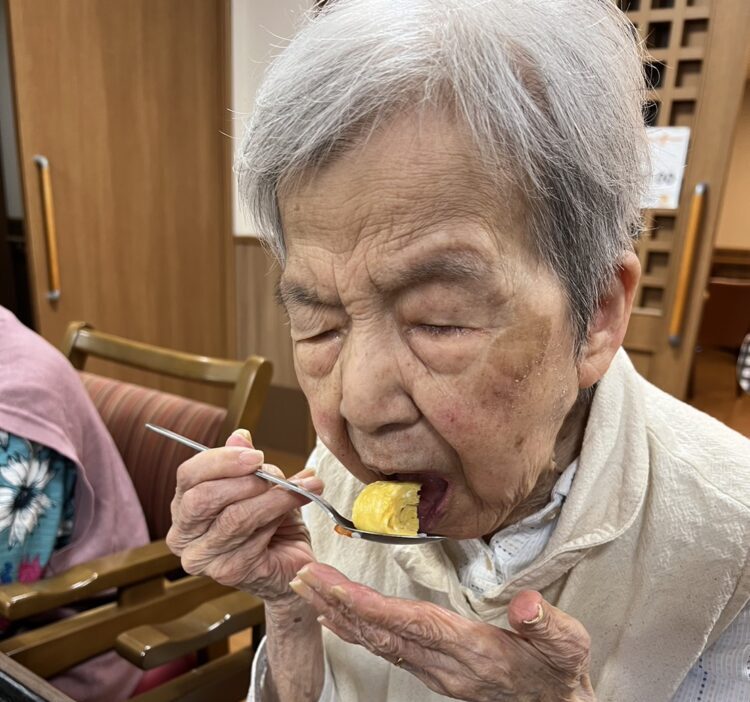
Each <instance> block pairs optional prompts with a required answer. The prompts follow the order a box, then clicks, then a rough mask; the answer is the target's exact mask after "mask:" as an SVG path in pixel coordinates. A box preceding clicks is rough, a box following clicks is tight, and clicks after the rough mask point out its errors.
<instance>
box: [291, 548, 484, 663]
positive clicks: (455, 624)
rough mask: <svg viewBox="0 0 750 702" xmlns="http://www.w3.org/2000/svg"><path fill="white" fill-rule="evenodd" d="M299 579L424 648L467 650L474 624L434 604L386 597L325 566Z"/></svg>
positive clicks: (348, 610) (351, 612)
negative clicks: (468, 632) (466, 643)
mask: <svg viewBox="0 0 750 702" xmlns="http://www.w3.org/2000/svg"><path fill="white" fill-rule="evenodd" d="M298 577H299V578H300V579H301V580H302V581H303V582H305V583H306V584H307V585H309V586H310V587H311V588H313V589H314V590H315V591H316V592H318V593H319V594H320V595H321V596H322V597H323V598H325V599H326V600H327V601H329V602H333V603H336V604H337V606H339V607H340V608H341V609H343V610H344V611H345V612H346V613H347V614H348V615H349V617H350V618H351V617H356V618H357V619H360V620H362V621H366V622H368V623H370V624H372V625H376V626H378V627H381V628H382V629H385V630H388V631H391V632H393V633H394V634H397V635H398V636H400V637H402V638H403V639H406V640H409V641H414V642H416V643H418V644H419V645H420V646H422V647H424V648H430V649H434V650H439V651H443V652H445V653H448V654H451V655H455V654H457V653H460V652H461V651H462V650H463V649H464V648H465V640H466V635H468V634H467V630H468V628H469V627H470V626H472V623H470V622H468V621H467V620H465V619H464V618H462V617H460V616H459V615H458V614H456V613H455V612H450V611H449V610H447V609H444V608H442V607H439V606H437V605H434V604H432V603H430V602H419V601H414V600H406V599H401V598H397V597H384V596H383V595H381V594H380V593H379V592H376V591H375V590H373V589H372V588H369V587H367V586H365V585H361V584H360V583H354V582H352V581H351V580H349V579H348V578H347V577H346V576H344V575H343V574H342V573H340V572H339V571H337V570H336V569H335V568H331V567H330V566H327V565H324V564H322V563H310V564H308V565H307V566H305V567H304V568H303V569H302V570H300V572H299V573H298Z"/></svg>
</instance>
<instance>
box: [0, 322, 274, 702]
mask: <svg viewBox="0 0 750 702" xmlns="http://www.w3.org/2000/svg"><path fill="white" fill-rule="evenodd" d="M62 350H63V353H65V355H67V357H68V358H69V359H70V360H71V362H72V364H73V365H74V366H75V367H76V368H78V369H79V370H81V371H82V370H83V368H84V366H85V364H86V360H87V359H88V357H90V356H95V357H98V358H102V359H107V360H111V361H116V362H119V363H122V364H124V365H127V366H131V367H135V368H140V369H144V370H148V371H152V372H156V373H161V374H164V375H168V376H172V377H177V378H183V379H189V380H196V381H200V382H204V383H211V384H216V385H219V386H224V387H228V388H231V397H230V400H229V403H228V407H227V408H226V409H223V408H219V407H215V406H212V405H208V404H205V403H201V402H197V401H194V400H189V399H186V398H182V397H178V396H175V395H171V394H169V393H164V392H161V391H157V390H151V389H147V388H143V387H140V386H136V385H132V384H129V383H123V382H121V381H117V380H112V379H109V378H104V377H101V376H96V375H92V374H88V373H85V372H82V378H83V382H84V385H85V386H86V388H87V390H88V392H89V394H90V395H91V397H92V399H93V401H94V404H95V405H96V407H97V409H98V410H99V412H100V414H101V415H102V417H103V419H104V422H105V424H106V425H107V428H108V429H109V431H110V433H111V434H112V436H113V439H114V441H115V443H116V445H117V447H118V449H119V451H120V453H121V454H122V456H123V460H124V462H125V465H126V467H127V469H128V471H129V473H130V475H131V478H132V479H133V483H134V485H135V488H136V492H137V493H138V496H139V499H140V501H141V504H142V506H143V509H144V514H145V515H146V521H147V523H148V526H149V531H150V534H151V538H152V539H154V540H153V542H152V543H150V544H148V545H146V546H143V547H141V548H136V549H132V550H130V551H126V552H123V553H118V554H113V555H110V556H106V557H104V558H100V559H97V560H96V561H92V562H89V563H86V564H83V565H79V566H76V567H74V568H72V569H71V570H69V571H68V572H66V573H63V574H61V575H59V576H56V577H52V578H48V579H45V580H41V581H39V582H37V583H32V584H24V583H14V584H12V585H7V586H5V587H2V588H0V615H2V616H4V617H6V618H8V619H10V620H12V621H17V620H26V619H28V618H30V617H35V616H37V615H39V614H41V613H45V612H49V611H51V610H55V609H57V608H60V607H65V606H70V605H77V604H80V603H82V602H85V601H87V600H90V598H92V597H97V596H101V595H102V593H105V592H107V591H110V592H111V591H112V590H113V589H114V590H116V593H117V594H116V598H115V599H114V600H113V601H109V602H106V603H105V604H100V605H99V606H95V607H93V608H92V609H88V610H86V611H83V612H81V613H79V614H76V615H75V616H71V617H68V618H66V619H63V620H60V621H56V622H54V623H52V624H47V625H45V626H42V627H39V628H35V629H30V630H28V631H25V632H23V633H20V634H18V635H15V636H13V637H11V638H8V639H6V640H4V641H2V642H0V652H3V653H5V654H7V655H8V656H10V657H11V658H13V659H15V661H17V662H18V663H20V664H22V665H23V666H25V667H26V668H28V669H30V670H31V671H32V672H34V673H36V674H37V675H39V676H41V677H43V678H49V677H52V676H54V675H56V674H58V673H60V672H62V671H64V670H67V669H68V668H70V667H73V666H75V665H77V664H78V663H80V662H82V661H84V660H87V659H88V658H91V657H93V656H96V655H98V654H100V653H103V652H105V651H107V650H111V649H112V648H114V647H115V646H117V647H118V650H122V651H123V653H124V654H125V656H126V657H128V658H129V659H131V660H132V662H134V663H135V664H136V665H138V666H139V667H140V668H141V669H143V670H149V669H151V668H154V667H156V666H160V665H163V664H165V663H168V662H170V661H175V660H177V659H179V658H181V657H184V656H185V654H186V653H189V652H197V653H196V661H197V663H198V667H197V668H194V669H193V670H190V671H189V672H188V673H185V674H184V675H182V676H180V677H178V678H175V679H173V680H171V681H169V682H168V683H166V684H165V685H162V686H160V687H158V688H156V689H153V690H150V691H148V692H144V693H143V694H141V695H140V696H138V697H137V698H135V699H138V700H139V701H140V702H157V701H158V702H167V701H168V700H195V701H196V702H198V701H200V700H210V699H215V698H216V694H217V689H218V690H221V694H222V698H225V699H228V700H231V699H232V697H231V696H230V695H234V692H237V693H238V694H237V695H236V698H237V699H240V698H241V697H244V695H245V693H246V691H247V684H248V680H249V668H250V660H251V657H252V646H251V647H246V648H245V649H243V650H241V651H238V652H236V653H234V654H231V655H230V654H228V646H227V642H226V637H227V635H228V634H229V633H233V632H234V631H237V630H239V629H243V628H247V627H258V626H260V625H261V624H262V621H263V609H262V603H261V602H260V600H258V599H256V598H254V597H251V596H250V595H247V594H246V593H242V592H237V591H235V590H233V589H231V588H226V587H223V586H221V585H219V584H217V583H215V582H213V581H212V580H210V579H208V578H203V577H174V574H175V573H179V572H180V571H179V565H180V564H179V559H178V558H177V557H175V556H174V555H173V554H172V553H171V552H170V551H169V550H168V548H167V547H166V544H165V542H164V541H163V537H164V536H165V535H166V532H167V531H168V529H169V525H170V503H171V500H172V497H173V495H174V488H175V473H176V470H177V467H178V466H179V465H180V463H182V462H183V461H184V460H185V459H186V458H188V457H189V456H190V455H193V452H192V451H191V450H190V449H186V448H185V447H182V446H180V445H179V444H175V443H173V442H169V441H167V440H165V439H163V438H161V437H159V436H157V435H155V434H153V433H151V432H148V431H147V430H146V429H145V427H144V424H145V422H146V421H152V422H155V423H159V424H163V425H164V426H167V427H168V428H171V429H173V430H174V431H177V432H180V433H182V434H185V435H187V436H190V437H191V438H193V439H195V440H196V441H200V442H201V443H205V444H206V445H209V446H215V445H220V444H221V443H223V442H224V441H225V439H226V437H227V436H228V435H229V434H230V433H231V432H232V431H233V430H234V429H236V428H238V427H240V426H242V427H245V428H249V429H251V430H252V429H253V428H254V426H255V424H256V422H257V420H258V418H259V416H260V411H261V407H262V404H263V401H264V399H265V395H266V391H267V389H268V386H269V384H270V379H271V372H272V369H271V364H270V363H269V362H268V361H266V360H265V359H262V358H259V357H256V356H251V357H250V358H248V359H247V360H245V361H244V362H241V361H228V360H223V359H215V358H207V357H204V356H196V355H192V354H186V353H181V352H177V351H171V350H167V349H163V348H159V347H155V346H150V345H148V344H142V343H138V342H133V341H129V340H127V339H122V338H120V337H116V336H113V335H110V334H105V333H102V332H99V331H96V330H94V329H93V328H91V327H90V326H89V325H87V324H85V323H82V322H74V323H72V324H70V326H69V327H68V330H67V333H66V335H65V339H64V342H63V346H62ZM196 608H197V609H196ZM192 610H196V611H195V613H194V614H191V612H192ZM173 619H176V621H175V622H174V623H171V624H170V623H169V622H170V620H173ZM144 626H147V627H151V628H146V629H145V630H144V629H143V628H141V629H139V627H144ZM159 627H161V628H159ZM133 628H135V630H134V632H133V633H130V634H129V633H128V632H129V630H130V629H133ZM139 631H140V634H139ZM144 634H145V635H146V639H147V640H146V643H145V644H143V645H141V646H140V648H137V646H138V645H139V644H138V642H139V640H140V639H139V636H143V635H144ZM118 637H119V639H120V642H119V643H118ZM149 637H150V638H149Z"/></svg>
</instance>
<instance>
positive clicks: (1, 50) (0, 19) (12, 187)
mask: <svg viewBox="0 0 750 702" xmlns="http://www.w3.org/2000/svg"><path fill="white" fill-rule="evenodd" d="M10 86H11V83H10V52H9V50H8V28H7V23H6V17H5V3H4V2H0V152H2V157H3V159H2V169H3V185H4V186H5V207H6V210H7V212H8V217H12V218H14V219H23V200H22V196H21V177H20V169H19V167H18V149H17V143H16V125H15V118H14V116H13V94H12V92H11V87H10Z"/></svg>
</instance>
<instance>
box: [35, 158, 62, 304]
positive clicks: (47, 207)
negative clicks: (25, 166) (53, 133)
mask: <svg viewBox="0 0 750 702" xmlns="http://www.w3.org/2000/svg"><path fill="white" fill-rule="evenodd" d="M34 163H35V164H36V165H37V168H38V169H39V190H40V192H41V195H42V219H43V221H44V238H45V241H46V243H47V299H48V300H50V301H51V302H54V301H56V300H59V299H60V263H59V260H58V256H57V230H56V229H55V207H54V204H53V202H52V181H51V180H50V176H49V160H48V159H47V158H46V157H45V156H40V155H37V156H34Z"/></svg>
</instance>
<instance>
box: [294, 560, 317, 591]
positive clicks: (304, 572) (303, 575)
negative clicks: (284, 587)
mask: <svg viewBox="0 0 750 702" xmlns="http://www.w3.org/2000/svg"><path fill="white" fill-rule="evenodd" d="M295 580H301V581H302V582H304V583H305V584H307V585H309V586H310V587H312V588H315V589H316V590H317V589H318V588H319V587H320V580H318V579H317V578H316V577H315V576H314V575H313V574H312V573H311V572H310V569H309V568H308V567H307V566H305V567H304V568H302V569H301V570H299V571H298V572H297V577H296V578H295Z"/></svg>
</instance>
